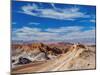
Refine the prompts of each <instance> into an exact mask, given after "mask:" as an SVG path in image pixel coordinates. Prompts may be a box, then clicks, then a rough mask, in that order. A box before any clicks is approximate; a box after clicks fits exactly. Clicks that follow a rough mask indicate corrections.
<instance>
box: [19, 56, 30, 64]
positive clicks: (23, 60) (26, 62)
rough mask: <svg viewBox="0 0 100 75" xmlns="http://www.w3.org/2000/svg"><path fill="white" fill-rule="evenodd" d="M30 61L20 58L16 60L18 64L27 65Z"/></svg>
mask: <svg viewBox="0 0 100 75" xmlns="http://www.w3.org/2000/svg"><path fill="white" fill-rule="evenodd" d="M31 62H32V61H31V60H29V59H28V58H24V57H20V58H19V60H18V64H28V63H31Z"/></svg>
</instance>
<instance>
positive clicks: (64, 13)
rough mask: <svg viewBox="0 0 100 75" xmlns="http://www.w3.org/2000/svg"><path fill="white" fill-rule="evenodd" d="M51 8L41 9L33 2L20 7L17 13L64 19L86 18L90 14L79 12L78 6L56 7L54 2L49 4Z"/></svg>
mask: <svg viewBox="0 0 100 75" xmlns="http://www.w3.org/2000/svg"><path fill="white" fill-rule="evenodd" d="M51 6H52V7H53V8H45V9H42V8H40V7H39V6H38V5H36V4H35V3H33V4H27V5H24V6H22V7H21V11H18V12H19V13H24V14H27V15H31V16H38V17H45V18H53V19H64V20H75V19H77V18H88V17H90V15H88V14H86V13H84V12H81V11H80V8H76V7H71V8H62V9H61V8H58V7H55V5H54V4H51Z"/></svg>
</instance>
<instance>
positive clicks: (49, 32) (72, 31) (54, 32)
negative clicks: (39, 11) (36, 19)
mask: <svg viewBox="0 0 100 75" xmlns="http://www.w3.org/2000/svg"><path fill="white" fill-rule="evenodd" d="M83 28H84V27H80V26H70V27H60V28H57V29H44V31H43V30H42V29H40V28H30V27H23V28H20V29H16V30H14V31H13V32H12V33H13V34H12V35H13V37H12V39H13V40H24V41H29V40H30V41H31V40H38V41H51V40H54V41H56V40H57V41H58V40H59V41H62V40H73V39H79V40H80V39H82V38H89V39H91V38H95V30H94V29H92V30H85V31H81V30H82V29H83Z"/></svg>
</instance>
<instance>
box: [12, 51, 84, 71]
mask: <svg viewBox="0 0 100 75" xmlns="http://www.w3.org/2000/svg"><path fill="white" fill-rule="evenodd" d="M82 51H83V49H78V50H76V49H73V51H69V52H67V53H66V54H62V55H60V56H58V57H57V58H56V59H52V60H48V61H45V62H41V63H35V64H33V63H31V64H27V65H24V66H20V67H17V68H15V69H13V71H12V73H32V72H45V71H59V70H60V69H63V66H64V65H67V64H68V63H69V62H70V61H71V60H72V59H74V58H76V57H77V56H78V55H79V54H80V53H81V52H82ZM66 70H67V67H66Z"/></svg>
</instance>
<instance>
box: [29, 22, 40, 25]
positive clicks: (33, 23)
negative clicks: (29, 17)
mask: <svg viewBox="0 0 100 75" xmlns="http://www.w3.org/2000/svg"><path fill="white" fill-rule="evenodd" d="M39 24H40V23H37V22H29V23H28V25H39Z"/></svg>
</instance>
